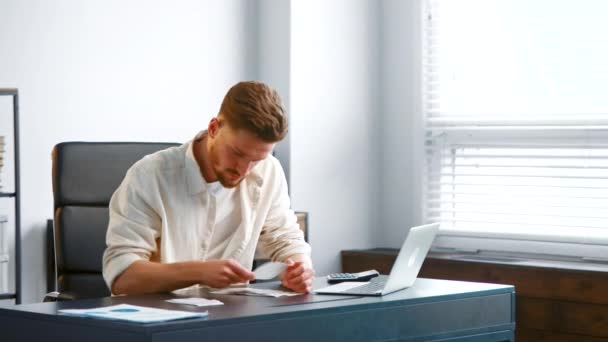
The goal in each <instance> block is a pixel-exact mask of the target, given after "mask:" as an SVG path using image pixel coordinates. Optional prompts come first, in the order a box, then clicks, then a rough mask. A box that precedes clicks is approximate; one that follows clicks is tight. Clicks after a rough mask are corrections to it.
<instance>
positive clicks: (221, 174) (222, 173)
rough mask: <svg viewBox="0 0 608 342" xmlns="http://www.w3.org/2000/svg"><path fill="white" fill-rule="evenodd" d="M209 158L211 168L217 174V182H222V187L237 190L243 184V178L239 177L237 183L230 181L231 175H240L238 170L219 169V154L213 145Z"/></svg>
mask: <svg viewBox="0 0 608 342" xmlns="http://www.w3.org/2000/svg"><path fill="white" fill-rule="evenodd" d="M209 158H210V160H211V167H212V168H213V172H215V176H216V177H217V180H218V181H219V182H220V184H222V186H223V187H224V188H228V189H230V188H235V187H237V186H238V185H239V184H241V182H242V181H243V179H244V178H243V177H239V178H238V179H237V180H236V182H235V183H234V182H231V181H230V180H229V179H228V176H229V175H231V174H232V175H239V174H238V172H237V171H236V170H232V169H226V170H221V169H220V168H219V167H218V164H219V162H218V158H217V153H216V150H215V145H211V148H210V150H209Z"/></svg>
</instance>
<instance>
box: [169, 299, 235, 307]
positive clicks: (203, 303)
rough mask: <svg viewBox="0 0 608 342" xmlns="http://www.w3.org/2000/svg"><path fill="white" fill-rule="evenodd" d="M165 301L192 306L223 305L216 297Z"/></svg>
mask: <svg viewBox="0 0 608 342" xmlns="http://www.w3.org/2000/svg"><path fill="white" fill-rule="evenodd" d="M167 302H169V303H174V304H185V305H194V306H198V307H201V306H215V305H224V303H222V302H221V301H219V300H217V299H207V298H198V297H192V298H175V299H167Z"/></svg>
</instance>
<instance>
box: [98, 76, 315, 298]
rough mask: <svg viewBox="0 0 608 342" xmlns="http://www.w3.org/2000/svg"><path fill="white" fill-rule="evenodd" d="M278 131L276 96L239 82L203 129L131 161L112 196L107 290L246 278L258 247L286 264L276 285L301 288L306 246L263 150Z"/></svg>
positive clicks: (281, 130)
mask: <svg viewBox="0 0 608 342" xmlns="http://www.w3.org/2000/svg"><path fill="white" fill-rule="evenodd" d="M286 134H287V119H286V117H285V114H284V112H283V109H282V107H281V102H280V98H279V96H278V94H277V93H276V92H275V91H274V90H273V89H271V88H270V87H268V86H267V85H265V84H263V83H260V82H241V83H238V84H236V85H235V86H233V87H232V88H231V89H230V90H229V91H228V93H227V94H226V96H225V98H224V100H223V102H222V105H221V107H220V112H219V114H218V115H217V117H214V118H212V119H211V121H210V122H209V125H208V127H207V130H206V131H203V132H201V133H199V134H198V135H197V136H196V137H195V138H194V140H192V141H190V142H188V143H186V144H184V145H182V146H180V147H174V148H169V149H167V150H164V151H160V152H157V153H154V154H152V155H149V156H146V157H144V158H143V159H142V160H140V161H138V162H137V163H135V164H134V165H133V166H132V167H131V169H129V171H128V172H127V174H126V176H125V179H124V180H123V182H122V184H121V185H120V186H119V187H118V189H117V190H116V192H115V193H114V195H113V196H112V199H111V201H110V222H109V227H108V232H107V236H106V243H107V248H106V251H105V253H104V256H103V275H104V279H105V281H106V283H107V285H108V287H109V288H110V290H111V291H112V293H113V294H139V293H154V292H167V291H172V290H175V289H180V288H184V287H188V286H192V285H196V284H201V285H206V286H209V287H213V288H223V287H226V286H229V285H232V284H238V283H246V282H247V281H250V280H253V279H254V278H255V276H254V274H253V273H252V272H251V271H250V269H251V266H252V263H253V258H254V254H255V252H256V248H257V249H258V250H259V251H260V252H261V253H262V254H263V255H264V256H266V257H269V258H271V259H272V260H274V261H282V262H285V263H287V264H288V265H289V267H288V268H287V269H286V271H285V272H284V273H283V274H282V275H281V276H280V278H281V281H282V284H283V286H285V287H287V288H289V289H291V290H293V291H297V292H301V293H306V292H309V291H310V290H311V284H312V279H313V276H314V271H313V270H312V262H311V259H310V246H309V245H308V244H307V243H306V242H305V241H304V239H303V234H302V232H301V230H299V229H298V225H297V222H296V217H295V215H294V213H293V211H292V210H291V209H290V201H289V197H288V194H287V183H286V180H285V175H284V173H283V170H282V168H281V165H280V164H279V162H278V160H277V159H276V158H274V157H273V156H272V155H271V151H272V149H273V147H274V145H275V143H277V142H278V141H281V140H282V139H283V138H284V137H285V135H286Z"/></svg>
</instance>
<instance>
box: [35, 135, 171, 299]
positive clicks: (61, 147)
mask: <svg viewBox="0 0 608 342" xmlns="http://www.w3.org/2000/svg"><path fill="white" fill-rule="evenodd" d="M172 146H178V144H174V143H134V142H65V143H61V144H58V145H56V146H55V148H54V149H53V197H54V224H53V234H52V235H53V240H54V245H49V249H52V250H51V251H50V252H49V255H51V257H52V255H53V254H54V255H55V258H54V261H55V265H53V263H52V260H51V264H50V265H49V266H50V267H49V270H48V272H50V276H49V277H47V281H48V282H49V284H48V286H47V287H48V288H50V289H51V290H52V289H55V291H54V292H52V293H50V294H49V295H47V297H46V298H45V300H66V299H77V298H78V299H80V298H94V297H103V296H108V295H109V294H110V292H109V290H108V288H107V286H106V284H105V282H104V280H103V277H102V274H101V271H102V257H103V252H104V250H105V247H106V244H105V241H106V230H107V227H108V219H109V217H108V204H109V202H110V198H111V197H112V194H113V193H114V191H115V190H116V188H117V187H118V185H120V183H121V182H122V179H123V178H124V176H125V174H126V172H127V170H128V169H129V168H130V167H131V165H133V164H134V163H135V162H136V161H138V160H139V159H141V158H143V157H144V156H145V155H148V154H151V153H154V152H156V151H159V150H162V149H166V148H169V147H172ZM53 252H54V253H53Z"/></svg>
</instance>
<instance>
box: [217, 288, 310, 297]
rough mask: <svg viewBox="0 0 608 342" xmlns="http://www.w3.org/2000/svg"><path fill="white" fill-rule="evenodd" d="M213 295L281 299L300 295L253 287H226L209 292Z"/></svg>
mask: <svg viewBox="0 0 608 342" xmlns="http://www.w3.org/2000/svg"><path fill="white" fill-rule="evenodd" d="M211 293H213V294H232V295H243V296H261V297H275V298H277V297H283V296H297V295H301V293H297V292H287V291H280V290H266V289H256V288H253V287H228V288H225V289H221V290H215V291H211Z"/></svg>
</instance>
